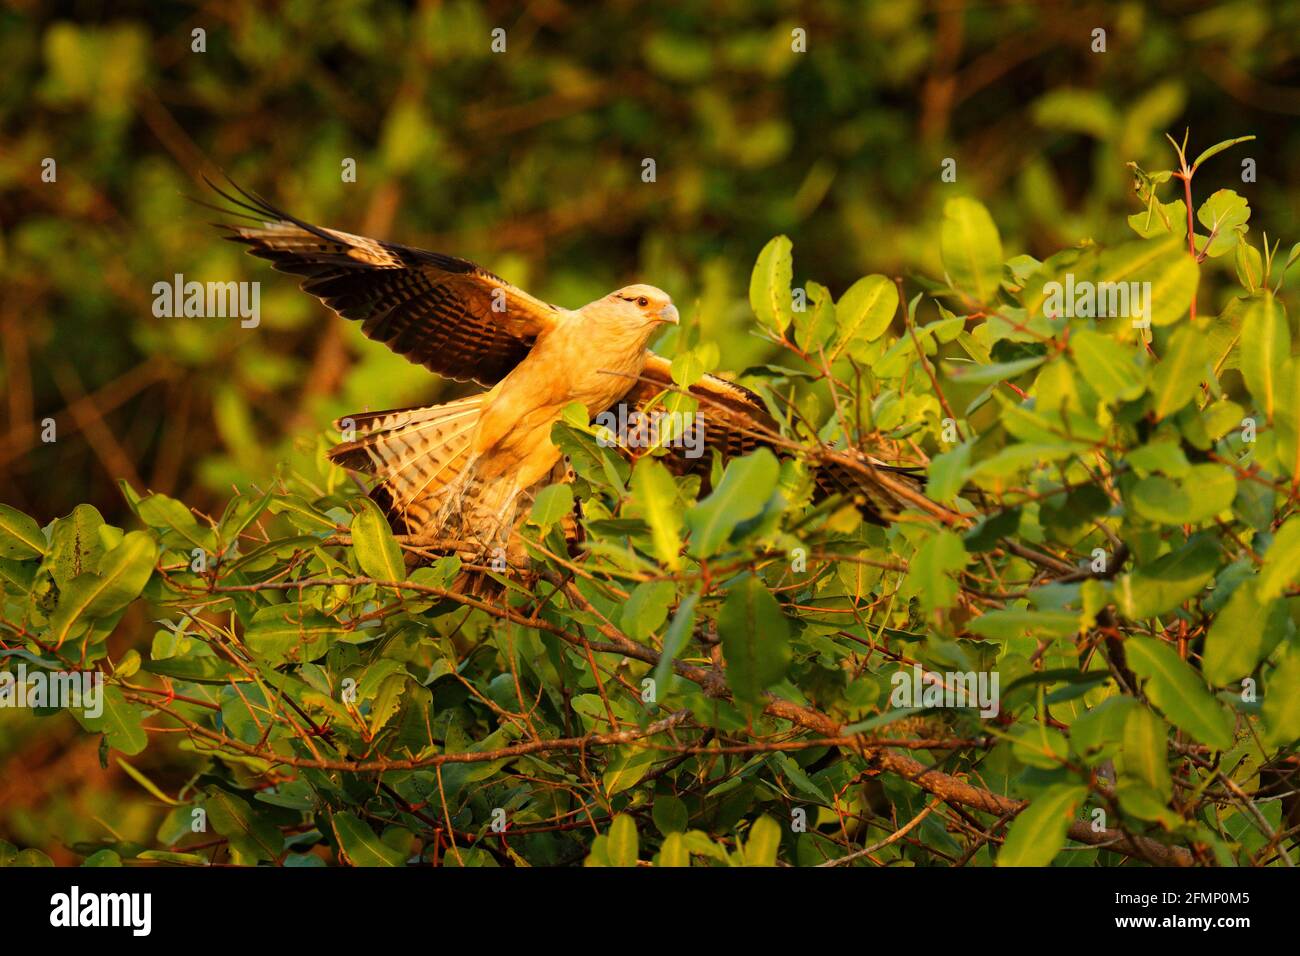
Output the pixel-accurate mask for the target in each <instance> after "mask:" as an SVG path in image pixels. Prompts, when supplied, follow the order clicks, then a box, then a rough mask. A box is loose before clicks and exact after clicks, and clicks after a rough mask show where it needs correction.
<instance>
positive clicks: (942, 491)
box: [925, 442, 971, 504]
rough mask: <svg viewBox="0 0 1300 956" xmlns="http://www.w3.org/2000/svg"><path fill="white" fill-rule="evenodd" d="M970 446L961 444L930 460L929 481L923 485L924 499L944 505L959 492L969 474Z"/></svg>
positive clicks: (966, 443)
mask: <svg viewBox="0 0 1300 956" xmlns="http://www.w3.org/2000/svg"><path fill="white" fill-rule="evenodd" d="M970 452H971V444H970V443H969V442H963V443H962V444H960V445H958V446H957V447H956V448H954V449H952V450H951V451H946V452H944V453H943V454H941V455H935V456H934V457H933V458H931V459H930V468H929V472H930V475H929V479H928V481H927V482H926V485H925V494H926V497H928V498H930V499H932V500H934V501H937V502H939V503H940V504H946V503H948V502H950V501H952V499H953V498H955V497H956V496H957V494H958V492H960V491H961V489H962V486H963V485H964V484H965V483H966V479H967V477H968V475H969V474H970Z"/></svg>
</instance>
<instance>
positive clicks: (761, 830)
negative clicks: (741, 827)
mask: <svg viewBox="0 0 1300 956" xmlns="http://www.w3.org/2000/svg"><path fill="white" fill-rule="evenodd" d="M780 848H781V825H780V824H779V823H777V822H776V821H775V820H773V819H772V818H771V817H769V816H768V815H767V814H766V813H765V814H763V815H762V816H761V817H759V818H758V819H757V820H755V821H754V825H753V826H752V827H750V828H749V838H748V839H747V840H746V841H745V866H776V854H777V851H778V850H780Z"/></svg>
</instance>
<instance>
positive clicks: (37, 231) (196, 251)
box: [0, 0, 1300, 859]
mask: <svg viewBox="0 0 1300 956" xmlns="http://www.w3.org/2000/svg"><path fill="white" fill-rule="evenodd" d="M498 27H500V28H503V29H504V30H505V31H506V37H507V48H506V51H505V52H504V53H499V54H494V53H493V52H492V51H491V47H490V44H491V32H492V31H493V29H495V28H498ZM1096 28H1102V29H1104V30H1105V31H1106V52H1105V53H1096V52H1093V50H1092V44H1093V36H1092V31H1093V30H1094V29H1096ZM196 29H202V30H203V31H205V37H204V38H205V43H206V49H205V51H204V52H194V51H193V49H192V44H193V42H194V40H193V36H194V34H193V31H195V30H196ZM795 29H803V30H805V31H806V38H807V39H806V43H807V49H806V52H804V53H794V52H792V50H791V36H792V31H793V30H795ZM1298 39H1300V5H1297V4H1292V3H1278V4H1275V5H1270V4H1265V3H1257V2H1246V0H1243V2H1219V0H1212V2H1165V3H1149V4H1144V3H1115V4H1086V3H1085V4H1058V3H990V2H975V3H962V2H960V0H938V2H919V0H890V2H867V3H863V2H853V0H843V2H821V3H816V4H811V3H808V4H800V3H796V2H781V0H773V2H755V0H743V2H742V0H712V2H704V0H700V2H688V3H678V4H671V5H668V4H662V5H661V4H633V3H628V2H609V3H602V4H601V5H599V7H597V6H596V5H592V4H582V3H567V2H563V0H542V2H531V3H518V4H507V3H472V2H445V3H439V2H421V3H415V4H404V3H397V2H355V3H337V4H320V3H316V2H309V0H293V2H279V3H254V2H234V3H221V4H217V3H210V4H189V3H132V2H122V3H115V4H112V5H101V4H97V3H75V2H74V3H55V2H46V3H32V2H24V0H16V2H11V3H10V4H8V5H7V6H6V7H5V9H4V10H3V11H2V12H0V58H2V60H3V63H4V69H5V80H4V83H3V84H0V264H2V265H0V268H2V269H3V277H2V278H3V292H2V293H0V383H2V385H3V394H4V397H3V400H2V401H0V500H3V501H5V502H8V503H11V504H13V505H14V506H16V507H18V508H20V509H21V510H23V511H25V512H27V513H28V514H32V515H34V516H36V518H37V519H38V521H40V522H42V523H44V522H47V521H49V520H50V519H52V518H54V517H56V516H59V515H63V514H66V513H68V512H69V511H70V510H71V509H72V507H73V506H74V505H75V504H77V503H79V502H89V503H91V504H93V505H95V506H96V507H97V508H98V509H99V510H100V511H101V512H102V513H103V515H104V516H105V518H106V519H108V520H109V521H110V522H115V523H119V524H120V523H124V522H125V521H127V520H128V511H127V509H126V506H125V503H124V502H123V501H122V498H121V495H120V492H119V490H118V488H117V486H116V483H115V482H116V480H117V479H121V478H124V479H126V480H127V481H129V482H130V483H131V485H132V486H134V487H135V488H137V489H144V488H150V489H153V490H155V491H159V492H164V493H167V494H171V495H174V496H176V497H179V498H181V499H183V500H184V501H186V502H187V503H189V504H191V505H193V506H195V507H197V508H199V509H207V508H212V507H216V506H218V505H219V503H220V502H222V501H224V499H225V498H226V497H227V496H228V494H229V491H230V489H231V487H232V486H236V487H239V488H241V489H246V488H248V487H250V486H253V485H259V484H263V485H264V484H265V483H266V482H267V481H268V480H269V479H270V478H271V476H272V475H273V473H274V469H275V466H276V464H277V463H278V462H281V461H291V462H295V463H296V464H299V463H303V462H305V460H306V459H308V458H312V457H314V456H315V455H316V454H317V450H318V447H319V441H320V436H321V434H322V433H323V431H324V429H325V428H326V427H327V426H328V422H329V421H330V420H331V419H332V418H334V417H336V416H338V415H341V414H345V413H348V412H352V411H356V410H359V409H364V408H384V407H391V406H398V405H404V404H414V403H423V402H429V401H436V400H440V399H443V398H447V397H450V396H451V394H452V392H453V390H454V389H457V388H459V386H455V385H454V384H451V383H443V382H441V381H439V380H437V379H435V378H433V377H432V376H430V375H428V374H427V373H425V372H424V371H423V370H422V369H419V368H417V367H415V366H411V365H408V364H407V363H406V362H405V361H404V360H402V359H400V358H398V357H396V356H393V355H391V354H390V353H389V352H388V351H387V350H386V349H384V348H382V347H380V346H378V345H374V344H371V343H368V342H366V341H365V340H364V339H362V338H361V336H360V334H359V332H358V331H357V329H356V328H355V327H351V326H350V325H349V324H347V323H344V322H341V321H339V320H337V319H335V318H333V317H332V316H330V315H329V314H328V313H327V312H326V311H325V310H324V309H323V308H322V307H320V306H319V305H318V304H317V303H316V302H315V301H314V300H312V299H310V298H309V297H307V296H305V295H303V294H301V293H300V292H298V291H297V289H296V283H295V282H294V281H293V280H291V279H290V278H289V277H285V276H278V275H276V274H274V273H272V272H271V271H270V270H269V269H268V268H266V267H265V264H263V263H259V262H257V261H256V260H253V259H250V258H248V257H246V256H244V255H242V253H241V252H240V250H239V249H238V248H237V247H235V246H233V245H231V244H227V243H223V242H222V241H220V238H219V235H218V234H217V233H216V232H215V231H214V230H212V229H211V228H210V227H209V226H208V225H207V224H206V223H207V222H208V221H209V220H211V219H213V218H217V217H215V215H214V214H212V213H210V212H209V211H208V210H205V209H203V208H202V207H200V206H198V205H195V204H194V203H192V202H190V201H189V199H188V198H187V197H204V196H205V193H206V190H205V187H204V186H203V185H202V182H201V179H200V175H201V174H202V173H203V172H205V171H206V172H209V173H211V172H213V171H216V170H222V171H225V172H227V173H229V175H230V176H231V177H233V178H234V179H235V180H236V181H237V182H239V183H241V184H242V185H245V186H247V187H249V188H251V189H254V190H256V191H258V192H260V193H262V194H264V195H265V196H267V197H268V198H270V199H271V200H272V201H273V202H275V203H277V204H278V205H281V206H283V207H285V208H287V209H289V210H290V211H292V212H294V213H295V214H296V215H298V216H301V217H303V218H306V219H309V220H312V221H316V222H320V223H322V224H326V225H331V226H335V227H338V228H342V229H346V230H348V231H353V232H359V233H363V234H371V235H377V236H382V237H387V238H392V239H395V240H398V241H401V242H405V243H409V244H414V245H419V246H423V247H426V248H431V249H436V250H440V251H445V252H451V253H455V254H458V255H463V256H466V257H468V258H471V259H474V260H476V261H478V262H480V263H482V264H483V265H485V266H487V267H488V268H490V269H492V270H494V271H496V272H498V273H500V274H502V275H503V276H505V277H506V278H507V279H509V280H511V281H513V282H515V283H517V284H519V285H521V286H523V287H524V288H527V289H528V290H530V291H531V292H533V293H534V294H536V295H538V296H541V297H542V298H545V299H547V300H550V301H554V302H557V303H560V304H563V305H566V306H571V307H576V306H579V305H581V304H583V303H585V302H587V301H589V300H590V299H592V298H594V297H596V296H598V295H601V294H603V293H604V292H606V291H607V290H608V289H610V288H612V287H616V286H618V285H621V284H625V283H627V282H632V281H647V282H653V283H654V284H656V285H659V286H661V287H663V288H664V289H666V290H667V291H669V292H670V294H672V295H673V297H674V298H675V299H676V301H677V302H678V303H679V304H680V305H681V307H682V313H683V331H682V333H681V334H683V335H686V336H688V337H690V339H691V340H692V341H694V340H695V339H697V338H698V339H699V340H706V341H713V342H716V343H717V344H718V345H719V346H720V350H721V355H722V367H723V369H724V370H732V371H739V370H741V369H743V368H745V367H746V366H747V365H751V364H753V363H755V362H758V361H760V360H762V359H763V358H764V357H765V352H766V351H767V349H768V348H769V346H768V345H767V344H766V343H765V342H764V341H763V340H761V339H759V338H757V337H756V336H754V335H752V334H751V330H752V329H753V316H752V314H751V313H750V310H749V307H748V304H747V302H746V289H747V284H748V277H749V272H750V269H751V267H752V264H753V262H754V258H755V256H756V255H757V253H758V251H759V250H760V249H761V248H762V247H763V245H764V243H766V242H767V240H768V239H769V238H771V237H772V236H773V235H774V234H777V233H785V234H787V235H789V236H790V237H791V238H792V240H793V242H794V247H795V250H796V256H797V258H796V262H795V282H796V284H801V283H802V281H803V279H804V277H805V276H815V277H816V278H817V279H818V280H819V281H821V282H823V283H825V284H827V285H829V286H830V288H831V291H832V292H833V293H834V294H835V295H836V296H838V295H839V294H840V293H842V292H843V290H844V289H845V288H846V287H847V286H848V285H849V284H850V283H852V282H853V281H854V280H855V279H856V278H858V277H859V276H862V275H864V274H867V273H872V272H880V273H885V274H887V275H901V276H904V277H906V276H909V275H913V274H917V275H920V274H924V275H929V276H938V275H942V266H941V264H940V262H939V243H938V241H937V236H938V229H939V226H940V222H941V219H942V208H943V203H944V202H945V201H946V200H947V199H949V198H951V197H952V196H954V195H960V194H968V195H973V196H976V197H978V198H980V199H981V200H982V201H983V202H984V203H985V204H986V205H987V206H988V207H989V209H990V210H991V211H992V214H993V216H994V219H995V220H996V222H997V224H998V227H999V229H1000V231H1001V235H1002V237H1003V242H1004V245H1005V251H1006V254H1007V255H1008V256H1010V255H1013V254H1015V253H1019V252H1024V253H1030V254H1033V255H1036V256H1039V257H1043V256H1046V255H1048V254H1050V253H1052V252H1054V251H1056V250H1058V249H1060V248H1062V247H1065V246H1069V245H1072V244H1076V243H1079V242H1081V241H1085V240H1088V239H1095V240H1097V241H1103V242H1104V241H1107V240H1113V239H1122V238H1128V237H1129V236H1130V235H1131V233H1130V232H1129V231H1128V228H1127V226H1126V225H1125V215H1127V214H1130V213H1132V212H1135V211H1136V210H1137V209H1138V204H1137V201H1136V200H1135V198H1134V195H1133V189H1132V186H1133V183H1132V178H1131V175H1130V174H1129V171H1128V170H1127V169H1126V167H1125V165H1124V164H1125V161H1126V160H1130V159H1133V160H1136V161H1138V162H1139V163H1140V164H1141V165H1142V166H1143V167H1144V168H1146V169H1161V168H1167V167H1168V166H1169V165H1170V161H1171V160H1170V150H1169V146H1168V144H1167V143H1166V142H1165V141H1164V138H1163V136H1164V133H1165V132H1166V131H1169V132H1174V133H1176V134H1177V135H1178V136H1179V137H1181V132H1182V130H1183V128H1184V127H1185V126H1190V127H1191V129H1192V131H1193V132H1192V135H1193V139H1192V144H1191V147H1190V152H1191V153H1192V154H1193V155H1194V154H1195V153H1196V152H1198V151H1199V150H1200V149H1201V148H1204V147H1205V146H1207V145H1209V144H1210V143H1213V142H1216V141H1218V140H1221V139H1225V138H1228V137H1232V136H1236V135H1240V134H1243V133H1248V132H1249V133H1255V134H1256V135H1257V136H1258V140H1257V141H1255V142H1254V143H1251V144H1249V146H1248V147H1246V148H1245V150H1244V152H1242V153H1241V155H1238V153H1236V152H1234V153H1232V154H1229V155H1228V156H1227V157H1222V158H1220V159H1219V160H1216V162H1218V163H1222V164H1224V166H1223V167H1222V168H1216V170H1215V172H1214V176H1213V179H1214V182H1215V184H1216V185H1218V184H1221V183H1227V184H1229V185H1231V186H1232V188H1234V189H1236V190H1237V191H1238V192H1240V193H1241V194H1242V195H1244V196H1245V197H1247V199H1248V200H1249V202H1250V205H1251V207H1252V208H1253V210H1254V211H1255V212H1254V217H1253V218H1252V220H1251V226H1252V228H1253V230H1254V231H1255V234H1256V235H1258V234H1259V232H1261V231H1262V232H1267V233H1268V234H1269V235H1270V236H1276V235H1285V236H1287V237H1289V238H1291V239H1293V238H1294V233H1295V229H1294V223H1295V221H1296V218H1297V212H1298V211H1300V191H1297V177H1300V167H1298V166H1297V164H1296V163H1295V162H1294V161H1293V160H1292V159H1291V157H1294V156H1296V155H1300V125H1298V124H1297V123H1296V121H1295V119H1296V117H1297V115H1300V56H1298V55H1297V53H1298V52H1300V43H1297V40H1298ZM1241 156H1250V157H1251V158H1253V159H1255V160H1256V162H1257V168H1258V181H1257V182H1254V183H1243V184H1239V183H1237V182H1236V181H1235V180H1236V179H1237V178H1238V176H1237V174H1236V173H1235V172H1234V171H1233V170H1232V169H1231V168H1230V165H1231V164H1233V163H1238V162H1240V159H1241ZM46 158H52V159H54V160H55V162H56V164H57V180H56V181H55V182H51V183H47V182H43V181H42V179H41V172H42V161H43V160H44V159H46ZM348 158H351V159H354V160H355V162H356V172H357V174H356V181H355V182H354V183H353V182H344V181H343V177H342V176H341V169H342V163H343V161H344V160H345V159H348ZM647 158H651V159H654V161H655V172H656V177H655V181H654V182H651V183H647V182H643V181H642V170H643V161H644V160H645V159H647ZM946 158H952V159H954V160H955V161H956V170H957V177H956V181H955V182H953V183H948V182H943V181H942V180H941V177H940V171H941V165H942V163H943V161H944V160H945V159H946ZM1167 198H1168V197H1167ZM1203 199H1204V196H1198V197H1197V202H1198V203H1199V202H1200V201H1202V200H1203ZM1227 259H1228V261H1222V262H1218V263H1215V262H1213V261H1208V262H1207V263H1206V264H1205V266H1204V269H1205V272H1206V274H1205V275H1204V276H1203V278H1202V286H1201V289H1202V291H1201V298H1202V301H1203V302H1205V303H1206V305H1207V306H1209V307H1210V308H1212V309H1217V307H1218V306H1219V305H1221V302H1220V301H1219V299H1218V297H1219V296H1221V295H1226V293H1227V289H1226V283H1219V282H1217V281H1216V279H1215V275H1214V273H1213V272H1212V271H1211V270H1214V269H1220V270H1224V271H1225V272H1226V271H1228V270H1231V268H1232V264H1231V261H1230V260H1231V257H1227ZM176 273H181V274H183V275H184V276H185V277H186V279H194V280H199V281H207V280H219V281H228V280H231V279H246V280H258V281H260V282H261V283H262V288H261V324H260V326H259V327H258V328H256V329H243V328H240V327H239V323H238V320H237V319H185V318H179V319H171V318H156V317H155V316H154V315H153V312H152V301H153V293H152V291H151V290H152V287H153V285H154V283H156V282H159V281H168V280H170V279H171V277H172V276H173V275H174V274H176ZM1220 289H1222V290H1223V291H1222V292H1221V291H1219V290H1220ZM47 418H53V419H54V420H55V422H56V427H57V441H56V442H54V443H45V442H42V440H41V430H42V421H43V420H44V419H47ZM308 470H314V469H308ZM30 723H31V720H30V719H29V718H15V719H13V720H10V719H8V718H6V720H5V721H4V722H0V759H3V760H4V761H5V762H4V764H3V768H4V769H3V772H0V834H3V835H4V836H6V837H7V838H8V839H11V840H13V841H14V842H16V843H18V844H19V845H25V846H38V847H42V848H43V849H45V850H46V851H47V852H49V853H51V854H52V855H54V856H55V858H56V859H73V858H74V857H69V856H68V854H67V852H66V851H65V850H63V849H62V848H61V847H60V846H57V845H48V841H49V840H50V836H49V835H50V834H51V833H57V834H60V835H61V838H62V840H64V841H68V842H71V841H74V840H77V839H91V838H98V837H100V836H102V827H101V825H100V824H99V823H97V822H96V821H97V820H99V819H102V818H103V817H104V814H103V812H102V811H103V807H104V805H105V803H106V801H111V802H112V803H113V806H114V810H113V813H112V819H113V821H114V824H113V825H114V826H115V827H119V828H126V829H127V830H130V829H131V828H132V826H133V825H134V824H133V823H132V820H133V817H132V813H133V811H132V808H131V806H130V804H129V803H123V802H122V801H121V800H119V799H118V798H117V797H116V796H115V795H114V794H113V793H112V792H111V791H108V790H101V789H98V788H100V787H103V786H105V785H106V784H107V785H110V786H119V787H121V788H122V789H123V790H126V791H128V792H135V793H137V794H138V795H139V797H140V798H141V801H144V800H146V799H147V796H146V794H144V792H143V791H140V790H133V789H132V788H134V787H135V784H133V783H131V781H130V780H129V779H128V778H127V777H126V776H125V775H124V774H118V773H117V772H116V771H117V770H118V769H119V768H118V767H116V766H115V767H114V768H113V769H114V773H113V774H109V775H100V774H94V775H87V774H86V772H85V771H86V770H87V769H89V768H91V767H94V766H95V765H96V763H97V758H96V753H95V748H96V745H95V742H94V741H93V739H90V738H87V737H85V736H83V735H80V734H79V733H78V731H77V729H76V728H75V726H74V725H73V724H72V722H71V721H69V722H68V724H67V727H66V734H65V735H64V736H63V737H62V738H61V737H60V735H59V734H57V733H51V732H50V731H49V730H48V729H47V730H46V731H45V732H44V733H42V734H40V735H39V736H37V735H33V734H30V733H28V732H27V731H26V729H25V727H26V725H27V724H30ZM91 776H93V778H94V782H93V784H92V783H91V781H90V779H89V777H91ZM83 780H84V786H85V787H92V786H93V787H95V788H96V789H94V790H88V789H83V786H82V783H80V781H83ZM114 781H116V782H115V783H114ZM137 810H138V813H137V816H138V819H137V820H135V824H138V826H139V827H140V828H146V827H147V824H148V821H149V820H150V819H151V817H150V814H149V812H148V809H147V807H146V805H145V804H144V803H143V802H141V804H140V806H139V807H138V808H137Z"/></svg>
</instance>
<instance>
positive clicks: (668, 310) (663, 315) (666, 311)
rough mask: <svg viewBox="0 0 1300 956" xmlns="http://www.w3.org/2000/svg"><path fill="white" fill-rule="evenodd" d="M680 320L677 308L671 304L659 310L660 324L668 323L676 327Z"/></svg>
mask: <svg viewBox="0 0 1300 956" xmlns="http://www.w3.org/2000/svg"><path fill="white" fill-rule="evenodd" d="M679 319H680V316H678V314H677V306H675V305H673V304H672V303H671V302H669V303H668V304H667V305H666V306H664V307H663V308H662V309H660V310H659V321H660V322H667V323H668V324H669V325H676V324H677V323H678V320H679Z"/></svg>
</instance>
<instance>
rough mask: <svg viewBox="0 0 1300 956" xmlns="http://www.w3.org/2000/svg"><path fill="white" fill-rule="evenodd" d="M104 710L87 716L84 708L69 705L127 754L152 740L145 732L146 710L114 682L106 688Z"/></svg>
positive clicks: (88, 725) (80, 720) (82, 721)
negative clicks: (128, 698) (114, 684)
mask: <svg viewBox="0 0 1300 956" xmlns="http://www.w3.org/2000/svg"><path fill="white" fill-rule="evenodd" d="M102 701H103V710H102V712H101V713H100V715H99V716H98V717H90V716H87V714H86V713H85V711H84V710H81V709H78V708H76V707H70V708H68V710H69V711H70V712H71V713H72V716H73V717H75V718H76V720H77V723H79V724H81V726H82V727H85V728H86V729H87V730H89V731H90V732H91V733H96V734H103V735H104V737H105V739H106V740H107V741H108V745H109V746H110V747H112V748H113V749H114V750H120V751H121V752H122V753H124V754H138V753H139V752H140V751H142V750H144V748H145V747H146V746H147V745H148V743H149V737H148V735H147V734H146V733H145V729H144V725H143V720H144V712H143V711H142V710H141V709H140V708H139V707H138V706H136V705H135V704H132V703H130V702H128V701H127V699H126V698H125V697H124V696H123V695H122V690H121V688H119V687H116V686H113V685H105V686H104V688H103V698H102Z"/></svg>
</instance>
